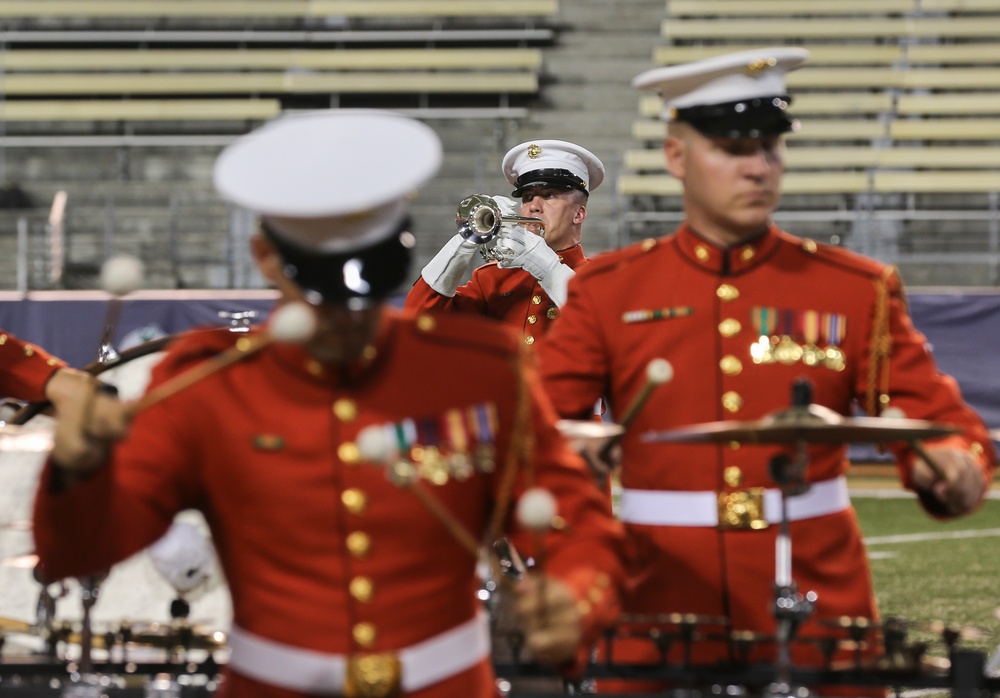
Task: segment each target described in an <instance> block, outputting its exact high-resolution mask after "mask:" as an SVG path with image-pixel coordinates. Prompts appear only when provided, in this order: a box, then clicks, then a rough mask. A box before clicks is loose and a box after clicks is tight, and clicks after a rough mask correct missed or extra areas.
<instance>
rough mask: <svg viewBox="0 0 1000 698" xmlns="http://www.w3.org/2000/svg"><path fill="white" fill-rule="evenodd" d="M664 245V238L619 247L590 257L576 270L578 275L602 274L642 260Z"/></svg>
mask: <svg viewBox="0 0 1000 698" xmlns="http://www.w3.org/2000/svg"><path fill="white" fill-rule="evenodd" d="M663 243H664V238H646V239H645V240H643V241H642V242H637V243H634V244H632V245H627V246H625V247H621V248H619V249H617V250H608V251H607V252H601V253H599V254H597V255H596V256H594V257H591V258H590V259H589V260H588V261H587V263H586V264H584V265H583V266H581V267H578V268H577V269H576V272H577V273H578V274H582V275H584V276H593V275H595V274H603V273H605V272H608V271H610V270H612V269H617V268H618V267H620V266H622V265H624V264H629V263H630V262H634V261H636V260H639V259H642V258H643V257H644V256H645V255H647V254H648V253H649V252H652V251H653V250H655V249H657V248H658V247H659V246H660V245H662V244H663Z"/></svg>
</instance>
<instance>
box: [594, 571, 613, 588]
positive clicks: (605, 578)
mask: <svg viewBox="0 0 1000 698" xmlns="http://www.w3.org/2000/svg"><path fill="white" fill-rule="evenodd" d="M594 583H595V584H597V586H599V587H600V588H602V589H607V588H608V587H609V586H611V577H610V576H609V575H608V573H607V572H598V573H597V578H596V579H595V580H594Z"/></svg>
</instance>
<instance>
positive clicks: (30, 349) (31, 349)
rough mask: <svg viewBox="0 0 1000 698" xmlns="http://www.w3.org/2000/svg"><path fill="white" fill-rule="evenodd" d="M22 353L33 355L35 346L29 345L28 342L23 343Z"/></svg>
mask: <svg viewBox="0 0 1000 698" xmlns="http://www.w3.org/2000/svg"><path fill="white" fill-rule="evenodd" d="M24 355H25V356H34V355H35V348H34V347H33V346H31V345H30V344H25V345H24Z"/></svg>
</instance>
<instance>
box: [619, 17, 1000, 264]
mask: <svg viewBox="0 0 1000 698" xmlns="http://www.w3.org/2000/svg"><path fill="white" fill-rule="evenodd" d="M998 28H1000V6H998V5H997V3H991V2H980V1H978V0H976V1H972V2H964V1H962V0H934V1H933V2H928V1H923V0H872V1H871V2H868V1H864V0H862V1H858V2H854V1H853V0H840V1H839V2H834V3H814V2H809V1H808V0H771V1H770V2H768V1H764V2H753V3H748V2H741V1H740V0H669V1H668V2H667V3H666V10H665V15H664V19H663V21H662V25H661V39H662V41H663V42H664V43H663V45H661V46H658V47H657V48H656V49H655V50H654V53H653V62H654V64H656V65H671V64H676V63H680V62H685V61H689V60H697V59H701V58H706V57H709V56H712V55H718V54H720V53H726V52H729V51H738V50H743V49H747V48H750V47H760V46H768V45H803V46H805V47H806V48H808V49H809V50H810V54H811V55H810V61H809V63H808V64H807V65H806V66H805V67H803V68H802V69H800V70H798V71H795V72H793V73H790V74H789V76H788V84H789V90H790V92H791V93H792V95H793V100H792V108H791V109H792V112H793V113H794V114H795V115H796V116H797V117H798V118H799V119H800V122H801V128H800V129H799V130H798V131H797V132H796V133H793V134H790V135H789V137H788V154H787V163H786V167H787V169H788V174H787V175H786V177H785V184H784V189H785V192H786V194H787V196H786V197H785V200H784V203H783V206H782V211H783V212H784V215H786V216H788V217H790V218H792V219H795V220H797V221H803V220H805V221H807V222H806V224H805V225H804V226H803V227H802V228H801V229H800V231H799V232H803V231H804V232H805V234H807V235H809V234H815V236H816V237H818V238H821V239H824V238H825V237H829V238H831V239H834V240H843V239H845V238H848V237H850V238H852V239H853V240H855V241H857V240H859V239H861V238H865V237H866V236H867V237H869V238H870V237H871V236H875V235H878V234H879V231H882V230H885V229H886V226H889V228H890V229H891V230H892V236H891V237H892V238H893V239H896V240H905V239H906V236H907V235H914V236H922V235H930V233H931V231H930V230H929V229H928V227H929V226H927V225H926V221H940V220H946V219H947V216H948V214H949V212H954V213H955V215H954V216H953V217H954V218H955V219H964V220H967V221H970V222H969V223H968V227H969V228H971V229H974V230H975V231H976V232H975V233H974V234H973V235H974V236H978V237H979V238H980V243H979V244H981V245H982V246H983V247H984V249H983V252H984V254H983V257H982V259H983V261H984V262H985V263H988V264H989V265H990V268H988V269H984V270H983V271H982V272H981V273H979V274H977V276H976V278H979V279H983V280H985V281H988V282H991V283H992V282H995V281H997V280H998V279H1000V276H998V270H997V268H996V253H997V251H998V250H996V249H993V247H995V243H993V242H990V241H991V240H992V238H993V237H995V229H996V227H997V225H998V223H997V220H996V211H997V196H998V192H1000V178H998V177H997V176H996V163H997V162H998V161H1000V126H998V125H997V124H1000V119H998V118H997V117H998V116H1000V81H998V80H997V78H996V68H995V64H996V62H997V60H998V59H1000V41H998V40H997V39H996V37H997V36H998V34H997V29H998ZM660 109H661V102H660V100H659V98H658V97H656V96H649V95H645V96H643V97H642V98H641V99H640V101H639V108H638V118H637V119H636V120H635V121H634V122H633V124H632V137H633V141H634V145H633V147H630V148H628V149H627V150H626V152H625V154H624V157H623V167H622V171H621V173H620V175H619V177H618V187H617V188H618V192H619V194H620V195H621V197H622V200H623V204H622V211H623V213H622V226H621V228H622V230H623V238H624V240H626V241H627V240H630V239H637V238H639V237H644V236H645V235H647V234H648V231H649V230H650V229H651V228H653V227H655V226H656V225H659V224H661V223H662V221H663V220H676V219H678V216H679V212H678V210H677V209H678V206H679V201H678V198H677V197H678V195H679V188H678V186H677V184H676V182H674V181H673V180H672V178H670V177H669V176H668V175H666V174H665V169H664V160H663V155H662V150H661V146H662V138H663V136H664V135H665V125H664V124H663V122H662V121H660V120H659V118H658V116H659V112H660ZM878 209H881V210H879V211H878V213H877V215H876V211H877V210H878ZM824 211H825V212H826V214H827V215H826V216H825V217H824V215H823V214H824ZM845 212H850V213H849V214H846V215H845ZM779 215H781V214H780V213H779ZM876 217H877V218H878V220H877V221H876V220H875V219H876ZM970 219H971V220H970ZM845 220H847V221H848V222H847V223H846V224H845V223H844V221H845ZM972 221H974V222H972ZM838 222H839V223H838ZM831 230H832V231H833V232H832V234H831V232H830V231H831ZM824 231H825V232H824ZM891 261H896V262H898V263H905V255H903V254H902V253H900V256H899V257H898V258H895V259H892V260H891ZM960 273H961V272H960V271H958V270H956V276H957V275H958V274H960ZM918 280H919V277H918Z"/></svg>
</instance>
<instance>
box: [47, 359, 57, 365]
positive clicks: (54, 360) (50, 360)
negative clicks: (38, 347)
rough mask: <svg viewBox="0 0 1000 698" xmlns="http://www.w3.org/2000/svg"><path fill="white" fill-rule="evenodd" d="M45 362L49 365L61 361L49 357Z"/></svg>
mask: <svg viewBox="0 0 1000 698" xmlns="http://www.w3.org/2000/svg"><path fill="white" fill-rule="evenodd" d="M45 363H46V364H48V365H49V366H55V365H56V364H57V363H59V361H58V360H57V359H49V360H48V361H46V362H45Z"/></svg>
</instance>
